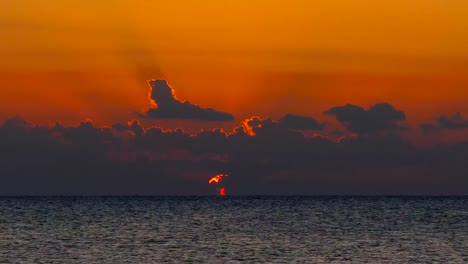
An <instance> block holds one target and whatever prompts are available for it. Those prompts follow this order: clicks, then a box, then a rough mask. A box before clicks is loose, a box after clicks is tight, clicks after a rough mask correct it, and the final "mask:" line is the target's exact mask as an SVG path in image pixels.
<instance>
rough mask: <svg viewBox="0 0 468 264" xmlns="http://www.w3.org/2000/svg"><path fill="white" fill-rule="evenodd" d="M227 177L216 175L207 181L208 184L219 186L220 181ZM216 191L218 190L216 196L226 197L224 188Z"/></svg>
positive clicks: (225, 175)
mask: <svg viewBox="0 0 468 264" xmlns="http://www.w3.org/2000/svg"><path fill="white" fill-rule="evenodd" d="M227 176H228V175H227V174H217V175H215V176H214V177H212V178H211V179H210V180H209V181H208V184H213V183H216V184H219V183H220V182H221V180H222V179H223V178H224V177H227ZM217 190H218V195H220V196H226V188H225V187H222V188H219V189H217Z"/></svg>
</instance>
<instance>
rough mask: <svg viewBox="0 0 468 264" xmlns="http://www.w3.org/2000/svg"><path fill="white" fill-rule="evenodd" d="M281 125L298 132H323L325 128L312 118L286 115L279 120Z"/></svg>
mask: <svg viewBox="0 0 468 264" xmlns="http://www.w3.org/2000/svg"><path fill="white" fill-rule="evenodd" d="M279 125H280V126H282V127H285V128H289V129H296V130H322V129H323V127H324V126H325V125H324V124H320V123H319V122H317V121H316V120H315V119H313V118H312V117H307V116H300V115H293V114H286V115H285V116H283V117H282V118H281V119H280V120H279Z"/></svg>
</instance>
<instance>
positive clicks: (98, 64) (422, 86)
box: [0, 0, 468, 126]
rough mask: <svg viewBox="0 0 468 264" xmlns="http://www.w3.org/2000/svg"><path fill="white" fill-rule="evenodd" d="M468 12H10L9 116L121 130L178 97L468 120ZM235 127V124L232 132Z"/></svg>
mask: <svg viewBox="0 0 468 264" xmlns="http://www.w3.org/2000/svg"><path fill="white" fill-rule="evenodd" d="M467 13H468V2H467V1H462V0H444V1H443V0H413V1H406V0H392V1H390V0H382V1H373V0H360V1H348V0H330V1H311V0H304V1H299V0H293V1H287V5H286V2H284V1H271V0H270V1H267V0H257V1H191V0H185V1H181V0H174V1H143V0H135V1H124V0H113V1H111V0H106V1H89V0H82V1H33V0H15V1H1V2H0V39H1V41H0V58H1V59H0V80H1V83H0V85H1V87H2V88H1V89H0V118H1V119H4V118H6V117H9V116H12V115H15V114H20V115H22V116H24V117H25V118H27V119H29V120H31V121H33V122H39V123H47V122H50V121H61V122H63V123H65V124H71V123H76V122H78V121H79V120H82V119H84V118H86V117H91V118H93V119H94V120H95V121H96V122H97V123H98V124H105V125H109V124H112V123H115V122H123V121H126V120H129V119H132V118H133V117H134V116H133V114H132V113H134V112H136V111H144V110H145V109H146V108H148V106H149V105H148V103H149V102H148V98H147V95H148V87H147V85H146V80H147V79H152V78H165V79H167V80H168V81H169V83H170V84H171V85H172V86H173V87H174V89H175V90H176V93H177V96H178V97H179V98H180V99H188V100H190V101H191V102H193V103H195V104H199V105H201V106H204V107H213V108H216V109H219V110H222V111H228V112H232V113H233V114H234V115H235V116H236V117H238V118H239V119H240V118H245V117H249V116H252V115H261V116H264V117H267V116H271V117H274V118H278V117H279V116H281V115H282V114H284V113H297V114H304V115H313V116H314V117H316V118H317V119H319V120H322V119H326V117H324V116H322V115H321V113H322V112H323V111H324V110H326V109H328V108H330V107H332V106H335V105H341V104H345V103H354V104H360V105H364V106H369V105H371V104H373V103H376V102H379V101H388V102H390V103H392V104H394V105H395V106H396V107H397V108H398V109H402V110H405V112H406V113H407V116H408V120H409V122H410V123H414V124H416V123H417V122H422V121H430V119H431V118H432V117H434V116H436V115H439V114H441V113H447V114H451V113H453V112H455V111H461V112H462V114H464V115H465V116H468V104H466V102H467V101H468V77H467V76H468V44H467V43H468V18H467V17H466V14H467ZM227 126H229V125H227Z"/></svg>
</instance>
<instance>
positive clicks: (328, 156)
mask: <svg viewBox="0 0 468 264" xmlns="http://www.w3.org/2000/svg"><path fill="white" fill-rule="evenodd" d="M381 107H382V108H379V107H377V110H375V109H376V108H370V110H357V112H359V114H357V116H358V117H360V118H362V116H366V115H371V116H372V117H371V118H368V119H366V120H367V122H370V123H371V124H370V125H369V124H366V123H364V122H363V121H362V120H360V119H358V120H359V121H355V120H356V117H355V115H351V116H352V117H347V118H344V117H343V116H342V113H341V112H340V111H343V109H344V111H345V112H347V111H349V108H353V107H345V108H332V109H340V110H336V111H337V112H336V111H335V110H334V111H332V112H334V113H336V114H337V115H340V119H342V120H346V121H347V122H348V123H349V122H350V123H352V124H348V125H349V128H350V129H351V130H353V131H361V132H363V134H358V135H353V136H350V137H343V138H341V139H340V140H332V139H330V138H328V137H327V136H326V135H322V136H312V137H308V136H305V134H303V133H301V132H300V131H298V130H297V128H298V126H297V125H295V126H286V125H285V122H284V121H283V122H282V121H281V120H284V119H281V120H279V121H275V120H273V119H270V118H266V119H263V118H260V117H252V118H249V119H246V120H244V121H242V122H241V123H240V125H239V126H238V127H236V128H235V129H233V130H232V131H224V130H223V129H213V130H205V131H201V132H199V133H196V134H188V133H186V132H184V131H183V130H182V129H176V130H165V129H163V128H160V127H146V128H145V127H143V126H142V125H141V124H140V122H139V121H138V120H133V121H130V122H129V123H128V124H125V125H114V126H113V127H96V126H95V125H94V123H93V122H92V121H90V120H87V121H83V122H81V123H80V124H78V125H76V126H70V127H65V126H62V125H60V124H57V125H55V126H54V127H42V126H37V125H33V124H31V123H29V122H27V121H25V120H24V119H22V118H21V117H15V118H13V119H10V120H7V121H6V122H5V123H4V124H3V125H2V126H1V127H0V146H2V147H1V148H0V160H1V166H0V195H64V194H65V195H74V194H78V195H130V194H137V195H175V194H183V195H195V194H199V195H210V194H214V193H213V190H212V188H210V186H208V184H207V179H208V178H209V177H211V176H212V175H215V174H218V173H227V174H229V175H230V178H229V193H230V194H233V195H236V194H238V195H243V194H277V195H286V194H310V195H317V194H465V195H466V194H468V192H467V190H468V177H467V175H468V166H466V158H467V154H468V142H459V143H455V144H446V145H437V146H434V147H430V148H418V147H416V146H414V145H412V144H411V143H409V142H407V141H405V140H404V139H403V138H402V137H400V136H399V135H397V134H394V133H391V132H389V133H383V134H375V135H374V136H373V137H368V136H366V133H369V132H374V131H377V130H378V131H381V130H383V129H385V128H388V129H389V131H395V128H397V126H396V125H395V124H393V122H394V121H395V120H401V119H402V117H401V116H402V112H399V111H397V110H394V109H393V108H390V107H388V106H381ZM355 109H362V108H355ZM371 109H374V110H371ZM379 109H380V110H379ZM382 109H383V110H382ZM352 111H354V110H351V112H352ZM362 111H364V113H365V114H362ZM369 111H370V112H372V114H368V112H369ZM338 112H339V113H338ZM375 116H378V117H379V118H382V119H383V120H385V121H375V118H376V117H375ZM337 118H338V117H337ZM300 120H301V121H304V120H308V121H307V122H306V123H308V124H312V122H310V119H300ZM304 127H307V128H309V127H314V128H315V127H316V126H303V127H302V128H304ZM357 127H358V128H357ZM290 128H291V129H290Z"/></svg>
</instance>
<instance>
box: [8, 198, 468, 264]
mask: <svg viewBox="0 0 468 264" xmlns="http://www.w3.org/2000/svg"><path fill="white" fill-rule="evenodd" d="M166 262H168V263H172V262H174V263H180V262H196V263H330V262H338V263H340V262H354V263H376V262H379V263H427V262H442V263H463V262H468V197H440V198H434V197H432V198H431V197H225V198H223V197H41V198H39V197H16V198H8V197H4V198H0V263H166Z"/></svg>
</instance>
